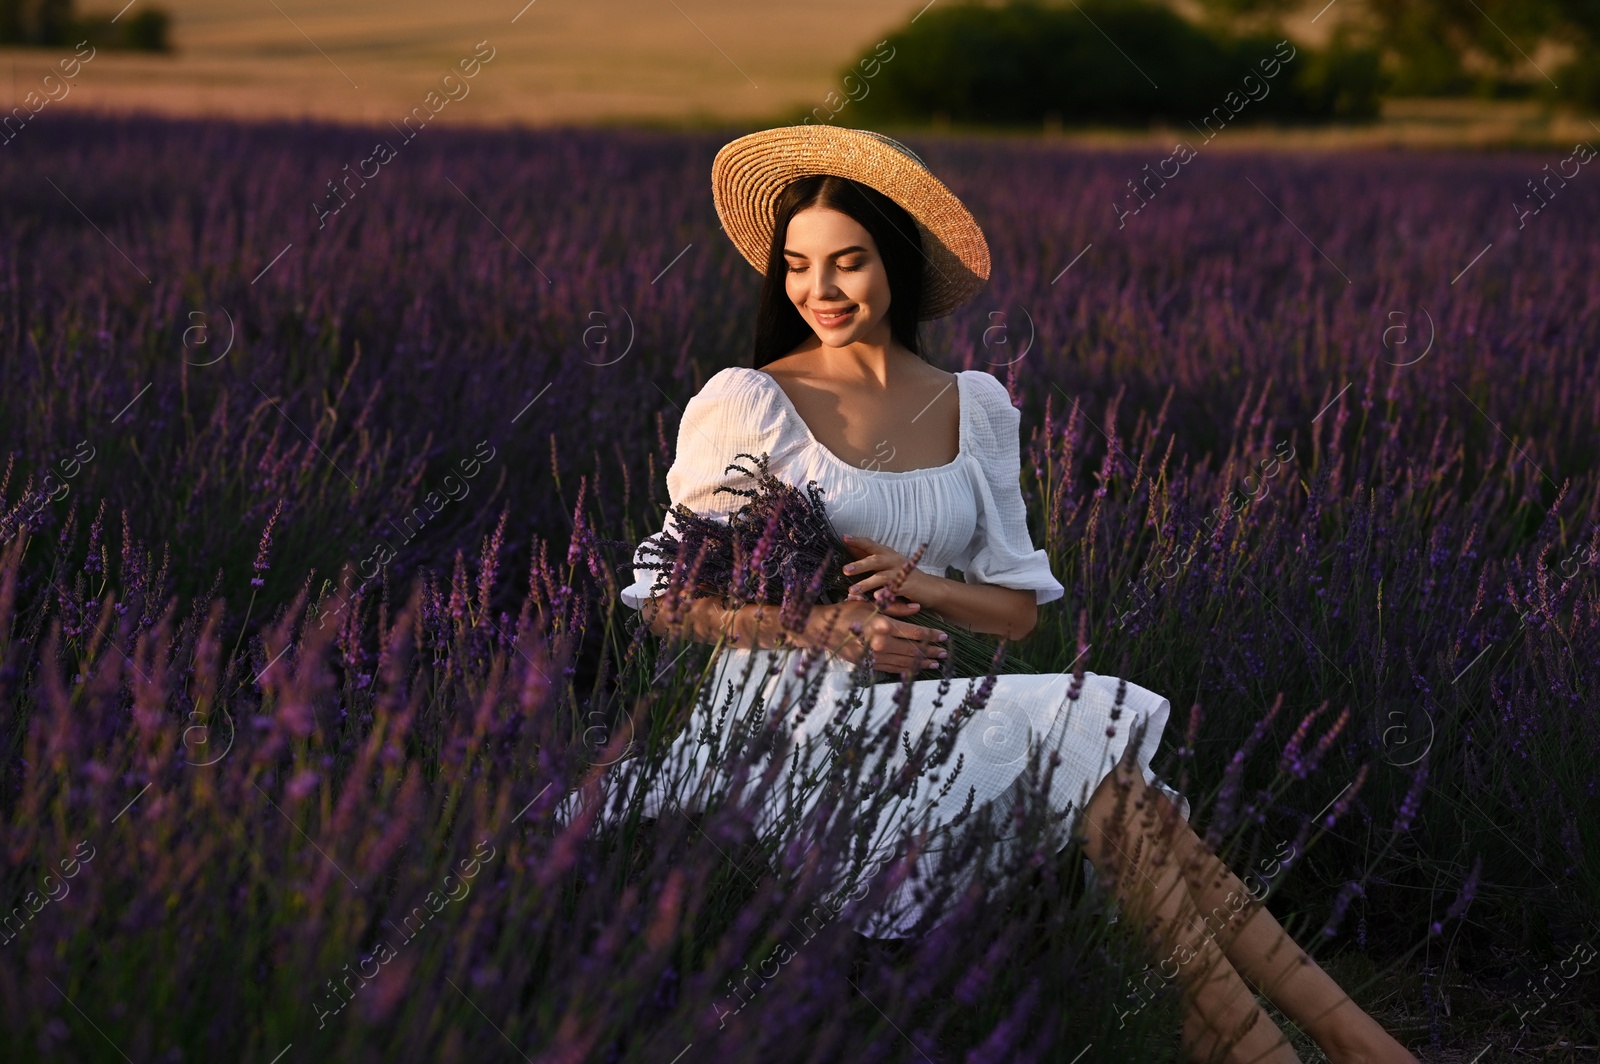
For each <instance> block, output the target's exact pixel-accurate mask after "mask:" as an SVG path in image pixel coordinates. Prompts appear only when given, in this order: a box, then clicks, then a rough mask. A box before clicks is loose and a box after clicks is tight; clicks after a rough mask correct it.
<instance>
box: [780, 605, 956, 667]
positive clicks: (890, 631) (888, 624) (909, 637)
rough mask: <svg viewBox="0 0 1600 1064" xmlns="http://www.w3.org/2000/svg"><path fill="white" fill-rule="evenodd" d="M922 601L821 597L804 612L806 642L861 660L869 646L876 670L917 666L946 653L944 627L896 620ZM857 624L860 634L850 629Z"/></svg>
mask: <svg viewBox="0 0 1600 1064" xmlns="http://www.w3.org/2000/svg"><path fill="white" fill-rule="evenodd" d="M921 608H922V607H921V606H920V605H918V604H917V603H915V602H895V603H891V604H890V605H888V606H885V607H881V608H880V607H878V606H877V605H875V604H874V603H872V602H871V601H861V600H855V601H847V602H834V603H824V604H822V605H819V606H813V607H812V608H811V614H810V616H809V617H807V618H806V627H805V639H806V641H807V644H808V645H810V646H821V647H823V649H825V650H827V651H829V652H830V653H833V654H837V655H838V656H839V657H841V658H843V659H845V660H846V661H848V662H850V663H851V664H852V665H859V664H860V663H861V660H862V659H863V658H864V657H866V653H867V649H868V648H869V647H870V648H871V650H872V662H873V668H874V669H875V670H877V671H880V672H888V673H895V674H903V673H907V672H919V671H921V670H922V669H925V668H928V667H930V666H932V665H934V664H936V663H937V662H939V661H940V660H942V659H943V658H944V656H945V654H946V653H947V651H946V650H945V648H944V647H942V646H940V645H939V644H940V643H941V642H943V641H944V639H945V633H943V632H941V631H939V630H938V629H936V628H925V627H923V626H922V625H920V624H912V623H910V622H909V621H902V620H896V618H897V617H908V616H913V615H915V614H916V612H917V611H918V610H920V609H921ZM857 625H859V626H860V629H861V632H860V634H859V635H857V634H856V633H855V631H854V630H853V628H854V626H857Z"/></svg>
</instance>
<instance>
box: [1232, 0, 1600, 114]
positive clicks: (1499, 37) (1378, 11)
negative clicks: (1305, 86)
mask: <svg viewBox="0 0 1600 1064" xmlns="http://www.w3.org/2000/svg"><path fill="white" fill-rule="evenodd" d="M1201 3H1203V4H1204V5H1205V8H1206V10H1207V13H1208V15H1209V16H1210V19H1211V21H1220V20H1226V19H1244V20H1247V21H1249V22H1251V23H1252V24H1262V23H1269V24H1271V23H1275V22H1276V20H1278V19H1280V18H1281V17H1282V16H1283V15H1284V14H1286V13H1288V12H1290V11H1293V10H1305V9H1306V8H1307V3H1306V2H1305V0H1201ZM1342 7H1343V8H1344V10H1343V11H1342V12H1341V13H1340V15H1339V16H1338V17H1339V18H1341V20H1342V22H1343V24H1344V25H1346V26H1348V27H1350V28H1351V29H1352V30H1354V31H1355V33H1356V34H1357V35H1358V36H1359V37H1360V38H1362V39H1363V40H1364V41H1365V42H1366V43H1367V44H1368V45H1370V46H1371V47H1373V48H1375V49H1377V50H1378V51H1379V53H1380V54H1381V55H1382V65H1383V70H1384V79H1385V89H1386V91H1387V92H1389V93H1391V94H1394V95H1417V96H1448V95H1465V94H1470V93H1477V94H1483V95H1490V94H1504V93H1509V92H1540V93H1543V94H1546V95H1552V96H1559V97H1564V98H1567V99H1572V100H1577V101H1580V102H1582V103H1586V104H1588V105H1591V106H1600V2H1596V0H1344V3H1343V4H1342ZM1550 44H1556V45H1561V46H1564V47H1566V48H1568V49H1570V50H1571V52H1572V56H1571V58H1570V59H1569V60H1568V61H1567V62H1566V63H1564V64H1562V65H1561V67H1560V68H1559V69H1550V67H1549V66H1548V65H1546V66H1544V68H1543V69H1542V70H1536V69H1535V68H1534V67H1533V59H1532V57H1533V55H1534V54H1535V53H1537V52H1539V51H1540V50H1541V49H1542V48H1543V47H1544V46H1546V45H1550Z"/></svg>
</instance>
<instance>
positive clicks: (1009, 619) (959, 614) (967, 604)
mask: <svg viewBox="0 0 1600 1064" xmlns="http://www.w3.org/2000/svg"><path fill="white" fill-rule="evenodd" d="M911 576H921V577H923V578H924V579H921V580H917V581H915V583H913V582H912V581H911V580H909V579H908V580H907V581H906V583H905V584H904V585H902V587H901V589H900V593H901V594H902V595H904V596H905V597H906V598H908V599H911V600H912V601H913V602H920V603H922V605H923V607H924V608H926V609H930V610H933V611H935V612H936V613H938V614H939V616H941V617H944V618H947V619H948V620H951V621H954V622H955V623H956V624H959V625H961V626H962V627H964V628H967V629H970V630H971V631H974V632H983V633H987V634H989V635H1000V636H1004V637H1006V638H1007V639H1021V638H1022V637H1023V636H1025V635H1027V634H1028V633H1029V632H1031V631H1033V629H1034V626H1035V625H1037V624H1038V623H1039V604H1038V596H1037V595H1036V594H1035V593H1034V592H1033V591H1030V590H1026V589H1018V588H1014V587H1001V586H1000V585H998V584H967V583H963V582H962V581H960V580H951V579H950V578H949V577H945V576H934V575H933V574H932V573H924V572H921V571H920V570H917V571H914V572H913V573H912V574H911Z"/></svg>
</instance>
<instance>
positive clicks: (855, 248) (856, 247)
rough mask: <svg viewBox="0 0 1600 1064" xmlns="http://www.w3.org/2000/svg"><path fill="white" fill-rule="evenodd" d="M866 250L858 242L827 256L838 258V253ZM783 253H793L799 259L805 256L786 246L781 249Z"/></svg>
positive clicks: (845, 253)
mask: <svg viewBox="0 0 1600 1064" xmlns="http://www.w3.org/2000/svg"><path fill="white" fill-rule="evenodd" d="M866 250H867V249H866V248H864V247H861V246H860V245H858V244H851V245H850V246H849V247H847V248H840V249H839V250H838V251H835V252H833V253H832V255H830V256H828V257H830V258H838V257H839V256H840V255H848V254H850V253H851V252H852V251H866ZM783 253H784V254H785V255H793V256H794V257H795V258H799V259H803V258H805V256H804V255H802V254H801V253H800V252H798V251H790V250H789V249H788V248H784V249H783Z"/></svg>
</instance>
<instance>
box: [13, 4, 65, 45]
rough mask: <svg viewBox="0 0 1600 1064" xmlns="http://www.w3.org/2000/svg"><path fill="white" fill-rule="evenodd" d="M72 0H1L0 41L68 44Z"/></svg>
mask: <svg viewBox="0 0 1600 1064" xmlns="http://www.w3.org/2000/svg"><path fill="white" fill-rule="evenodd" d="M71 30H72V0H0V44H39V45H56V44H66V43H67V36H68V35H69V33H70V32H71Z"/></svg>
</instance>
